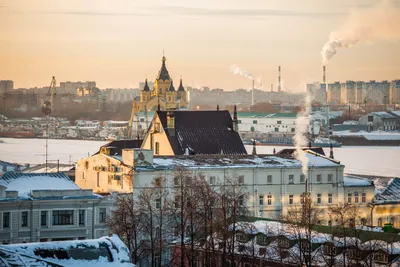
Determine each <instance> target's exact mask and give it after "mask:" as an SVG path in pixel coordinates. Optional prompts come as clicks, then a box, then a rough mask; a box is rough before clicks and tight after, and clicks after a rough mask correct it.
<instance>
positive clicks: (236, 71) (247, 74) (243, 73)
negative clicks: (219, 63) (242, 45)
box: [229, 65, 254, 80]
mask: <svg viewBox="0 0 400 267" xmlns="http://www.w3.org/2000/svg"><path fill="white" fill-rule="evenodd" d="M229 69H230V71H231V72H232V73H233V74H235V75H240V76H244V77H247V78H248V79H250V80H254V77H253V75H251V73H250V72H248V71H247V70H244V69H241V68H239V67H238V66H237V65H232V66H231V67H230V68H229Z"/></svg>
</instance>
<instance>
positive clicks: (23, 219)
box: [21, 211, 28, 227]
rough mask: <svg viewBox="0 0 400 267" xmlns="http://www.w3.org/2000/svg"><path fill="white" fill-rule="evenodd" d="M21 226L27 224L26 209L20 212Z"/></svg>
mask: <svg viewBox="0 0 400 267" xmlns="http://www.w3.org/2000/svg"><path fill="white" fill-rule="evenodd" d="M21 226H22V227H27V226H28V212H27V211H23V212H22V213H21Z"/></svg>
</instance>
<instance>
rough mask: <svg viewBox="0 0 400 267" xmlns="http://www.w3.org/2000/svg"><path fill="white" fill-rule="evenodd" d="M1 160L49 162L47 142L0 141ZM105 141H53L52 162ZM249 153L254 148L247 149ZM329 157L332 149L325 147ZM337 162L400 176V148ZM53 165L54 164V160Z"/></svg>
mask: <svg viewBox="0 0 400 267" xmlns="http://www.w3.org/2000/svg"><path fill="white" fill-rule="evenodd" d="M0 140H2V141H4V143H0V160H4V161H9V162H17V163H30V164H39V163H44V162H45V155H44V154H45V140H44V139H13V138H0ZM105 143H106V142H105V141H82V140H49V147H48V150H49V157H48V158H49V160H57V159H59V160H60V163H69V161H70V160H71V161H72V162H73V161H76V160H78V159H80V158H83V157H87V156H88V155H92V154H94V153H95V152H97V151H98V150H99V147H100V146H101V145H103V144H105ZM274 148H275V149H276V150H277V151H279V150H280V149H283V148H284V147H280V146H258V147H257V153H258V154H272V151H273V149H274ZM246 149H247V151H248V152H249V153H251V151H252V146H246ZM324 150H325V154H326V155H329V148H324ZM334 155H335V159H337V160H340V161H341V163H342V164H344V165H345V166H346V167H345V172H346V173H356V174H366V175H377V176H397V177H400V164H399V158H400V147H378V146H372V147H340V148H334ZM50 162H53V163H54V161H50Z"/></svg>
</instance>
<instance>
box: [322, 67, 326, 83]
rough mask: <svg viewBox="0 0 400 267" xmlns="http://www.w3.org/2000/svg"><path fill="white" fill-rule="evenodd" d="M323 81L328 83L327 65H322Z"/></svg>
mask: <svg viewBox="0 0 400 267" xmlns="http://www.w3.org/2000/svg"><path fill="white" fill-rule="evenodd" d="M322 83H323V84H326V66H323V67H322Z"/></svg>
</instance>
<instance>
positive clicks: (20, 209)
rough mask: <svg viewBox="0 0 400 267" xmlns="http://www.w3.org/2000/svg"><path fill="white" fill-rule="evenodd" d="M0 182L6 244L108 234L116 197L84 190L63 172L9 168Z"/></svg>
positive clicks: (1, 238) (0, 238)
mask: <svg viewBox="0 0 400 267" xmlns="http://www.w3.org/2000/svg"><path fill="white" fill-rule="evenodd" d="M0 182H1V185H0V192H1V199H0V217H1V224H0V242H1V243H3V244H10V243H24V242H46V241H62V240H78V239H90V238H99V237H102V236H105V235H108V228H107V226H106V218H107V216H108V215H109V214H110V209H111V205H112V203H113V202H112V200H110V199H108V198H103V197H101V196H99V195H94V194H93V193H92V190H81V189H80V188H79V187H78V186H77V185H76V184H74V183H73V182H72V181H71V180H70V179H69V178H68V177H67V176H66V175H64V174H63V173H48V174H44V173H16V172H7V173H5V174H4V175H3V176H2V177H1V178H0Z"/></svg>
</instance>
